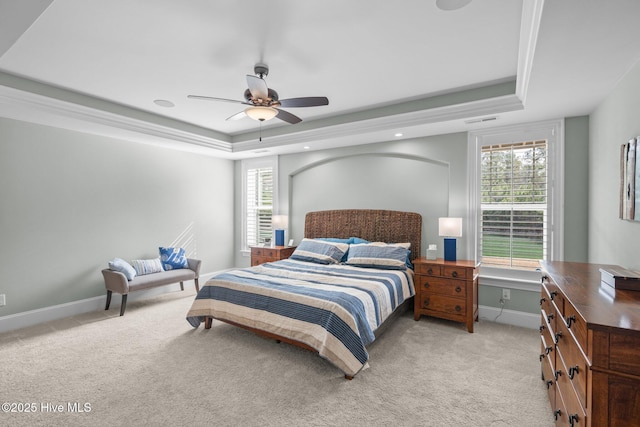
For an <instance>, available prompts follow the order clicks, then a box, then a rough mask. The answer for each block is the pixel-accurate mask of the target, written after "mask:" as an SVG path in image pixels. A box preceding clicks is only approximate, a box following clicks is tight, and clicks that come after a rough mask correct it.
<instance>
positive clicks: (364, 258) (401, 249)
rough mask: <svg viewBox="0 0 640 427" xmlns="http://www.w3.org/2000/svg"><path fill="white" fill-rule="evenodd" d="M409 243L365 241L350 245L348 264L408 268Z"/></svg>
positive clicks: (394, 268)
mask: <svg viewBox="0 0 640 427" xmlns="http://www.w3.org/2000/svg"><path fill="white" fill-rule="evenodd" d="M408 247H409V244H407V243H401V244H386V243H378V242H376V243H363V244H355V245H349V256H348V258H347V262H346V264H348V265H353V266H356V267H371V268H382V269H392V270H406V269H407V259H408V257H409V249H408Z"/></svg>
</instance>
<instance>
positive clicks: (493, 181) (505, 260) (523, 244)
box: [480, 140, 549, 269]
mask: <svg viewBox="0 0 640 427" xmlns="http://www.w3.org/2000/svg"><path fill="white" fill-rule="evenodd" d="M547 151H548V150H547V141H546V140H537V141H526V142H517V143H509V144H497V145H486V146H483V147H482V159H481V183H480V192H481V211H482V216H481V237H480V238H481V251H482V263H483V265H486V266H495V267H506V268H521V269H535V268H537V267H538V260H541V259H547V242H548V234H549V233H548V229H549V227H548V224H547V221H548V219H547V218H548V215H547V212H548V198H547V176H548V173H547Z"/></svg>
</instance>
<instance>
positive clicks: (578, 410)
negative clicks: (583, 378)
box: [556, 356, 587, 427]
mask: <svg viewBox="0 0 640 427" xmlns="http://www.w3.org/2000/svg"><path fill="white" fill-rule="evenodd" d="M558 359H560V361H558ZM565 368H566V367H565V366H564V365H563V363H562V361H561V358H558V357H557V356H556V373H557V375H556V387H557V389H556V394H557V395H559V396H561V399H560V400H562V406H563V407H564V411H562V413H561V414H560V417H559V420H560V423H556V425H572V426H574V427H579V426H586V425H587V419H586V418H587V414H586V413H585V410H584V406H582V404H581V403H580V399H579V398H578V396H577V394H576V392H575V391H574V389H573V386H572V385H571V379H570V378H569V375H568V374H567V370H566V369H565ZM556 406H557V407H560V405H558V399H557V398H556Z"/></svg>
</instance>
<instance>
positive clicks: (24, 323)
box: [0, 273, 213, 333]
mask: <svg viewBox="0 0 640 427" xmlns="http://www.w3.org/2000/svg"><path fill="white" fill-rule="evenodd" d="M212 274H213V273H210V274H207V275H206V277H207V278H208V277H210V275H212ZM205 281H206V280H204V276H200V286H202V284H203V283H204V282H205ZM193 286H195V285H194V283H193V280H187V281H185V282H184V288H185V290H186V289H189V287H192V289H194V288H193ZM179 290H180V284H179V283H175V284H172V285H166V286H160V287H157V288H151V289H145V290H142V291H136V292H132V293H130V294H129V296H128V297H127V304H129V303H130V302H132V301H139V300H143V299H147V298H152V297H155V296H158V295H162V294H165V293H167V292H175V291H179ZM120 298H121V295H120V294H116V293H114V294H113V297H112V298H111V306H110V307H109V310H116V312H117V313H119V312H120V301H121V299H120ZM106 302H107V294H106V291H105V294H104V295H101V296H97V297H93V298H86V299H83V300H79V301H72V302H67V303H64V304H58V305H52V306H50V307H43V308H38V309H36V310H29V311H23V312H22V313H15V314H9V315H7V316H2V317H0V333H3V332H8V331H13V330H16V329H20V328H26V327H29V326H33V325H37V324H39V323H45V322H50V321H52V320H56V319H62V318H64V317H70V316H75V315H78V314H83V313H89V312H91V311H96V310H104V306H105V303H106Z"/></svg>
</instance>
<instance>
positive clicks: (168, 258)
mask: <svg viewBox="0 0 640 427" xmlns="http://www.w3.org/2000/svg"><path fill="white" fill-rule="evenodd" d="M158 249H159V250H160V262H161V263H162V268H163V269H164V270H176V269H179V268H188V267H189V264H188V263H187V255H186V252H185V251H184V249H182V248H163V247H162V246H160V247H159V248H158Z"/></svg>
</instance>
